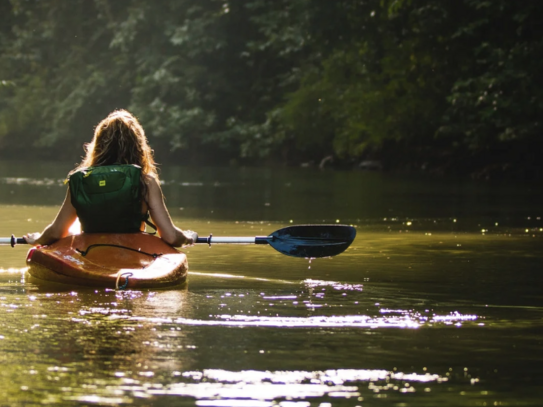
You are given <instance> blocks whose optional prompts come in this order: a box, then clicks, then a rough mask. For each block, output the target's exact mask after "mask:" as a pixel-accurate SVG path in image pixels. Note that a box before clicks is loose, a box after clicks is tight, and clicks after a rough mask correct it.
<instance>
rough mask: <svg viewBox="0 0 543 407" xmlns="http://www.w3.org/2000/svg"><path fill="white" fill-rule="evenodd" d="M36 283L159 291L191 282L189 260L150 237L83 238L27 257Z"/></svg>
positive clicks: (31, 252)
mask: <svg viewBox="0 0 543 407" xmlns="http://www.w3.org/2000/svg"><path fill="white" fill-rule="evenodd" d="M26 264H27V265H28V272H29V274H30V275H31V276H32V277H35V278H37V279H40V280H46V281H51V282H57V283H66V284H73V285H80V286H93V287H109V288H120V289H124V288H159V287H169V286H174V285H179V284H181V283H184V282H185V280H186V279H187V272H188V263H187V256H186V255H185V254H184V253H181V252H178V251H177V250H175V249H174V248H173V247H171V246H170V245H168V244H166V243H165V242H164V241H163V240H162V239H160V238H159V237H156V236H152V235H149V234H146V233H126V234H112V233H82V234H80V235H73V236H68V237H65V238H63V239H60V240H59V241H57V242H55V243H53V244H51V245H49V246H42V247H33V248H31V249H30V250H29V252H28V255H27V257H26Z"/></svg>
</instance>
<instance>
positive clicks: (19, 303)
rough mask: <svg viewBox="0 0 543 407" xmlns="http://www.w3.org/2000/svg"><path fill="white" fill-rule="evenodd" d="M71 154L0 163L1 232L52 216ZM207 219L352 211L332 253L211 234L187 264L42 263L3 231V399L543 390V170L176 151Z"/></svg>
mask: <svg viewBox="0 0 543 407" xmlns="http://www.w3.org/2000/svg"><path fill="white" fill-rule="evenodd" d="M70 169H71V165H70V164H63V163H39V162H38V163H21V162H1V163H0V219H1V220H2V221H1V222H0V236H10V235H11V234H15V235H16V236H20V235H22V234H23V233H26V232H31V231H39V230H41V229H42V228H43V227H44V226H45V225H47V224H48V223H49V222H50V221H51V220H52V219H53V217H54V215H55V214H56V211H57V210H58V207H59V205H60V203H61V202H62V200H63V198H64V195H65V190H66V186H64V185H63V183H62V180H63V178H64V176H65V175H66V173H67V172H68V171H69V170H70ZM161 177H162V179H163V181H164V184H163V189H164V193H165V195H166V199H167V205H168V207H169V208H170V211H171V214H172V217H173V218H174V220H175V222H176V224H177V225H179V226H180V227H182V228H186V229H193V230H196V231H197V232H199V234H200V235H201V236H206V235H208V234H210V233H213V235H214V236H255V235H266V234H269V233H271V232H273V231H275V230H277V229H280V228H282V227H284V226H288V225H291V224H305V223H316V224H322V223H333V224H336V223H340V224H349V225H354V226H355V227H356V228H357V237H356V240H355V241H354V243H353V244H352V245H351V247H350V248H349V249H348V250H347V251H346V252H345V253H343V254H341V255H339V256H337V257H333V258H331V259H316V260H313V261H311V262H309V260H307V259H297V258H292V257H287V256H284V255H282V254H280V253H278V252H275V251H274V250H273V249H272V248H271V247H265V246H255V245H242V246H239V245H236V246H234V245H222V246H220V245H214V246H212V247H208V246H206V245H196V246H194V247H191V248H188V249H187V250H185V251H186V252H187V254H188V257H189V264H190V275H189V279H188V283H187V284H186V285H185V286H183V287H181V288H177V289H169V290H142V291H130V290H128V291H120V290H119V291H115V290H111V289H94V288H84V287H77V286H65V287H59V286H55V287H51V286H47V285H42V284H35V283H33V282H30V281H29V277H28V275H27V274H25V270H26V269H25V261H24V260H25V254H26V251H27V249H28V247H25V246H24V245H19V246H17V247H15V248H13V249H12V248H10V247H8V246H5V247H2V248H0V250H1V257H0V367H1V368H0V406H33V405H44V404H45V405H55V406H57V405H58V406H64V405H65V406H71V405H76V406H77V405H89V406H92V405H134V406H193V405H197V406H242V407H244V406H245V407H249V406H256V407H267V406H281V407H309V406H312V407H317V406H318V407H330V406H365V407H367V406H396V407H405V406H540V405H542V403H543V386H542V384H541V383H542V381H543V352H542V350H541V349H542V342H543V329H542V328H543V291H542V280H543V279H542V277H541V275H542V272H543V269H542V266H543V250H542V238H543V222H542V221H541V217H542V216H543V192H542V191H543V190H542V189H541V186H540V185H530V184H522V183H518V182H517V183H475V182H472V181H469V180H460V181H459V180H441V179H440V180H435V179H421V178H420V177H418V178H417V177H400V176H393V175H387V174H380V173H365V172H319V171H317V170H292V169H291V170H277V169H219V168H216V169H213V168H199V169H194V168H192V169H191V168H181V167H168V168H165V169H163V171H162V173H161Z"/></svg>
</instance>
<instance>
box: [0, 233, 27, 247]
mask: <svg viewBox="0 0 543 407" xmlns="http://www.w3.org/2000/svg"><path fill="white" fill-rule="evenodd" d="M0 244H9V245H10V246H11V247H13V246H15V245H16V244H26V240H24V239H23V238H22V237H15V236H13V235H11V237H0Z"/></svg>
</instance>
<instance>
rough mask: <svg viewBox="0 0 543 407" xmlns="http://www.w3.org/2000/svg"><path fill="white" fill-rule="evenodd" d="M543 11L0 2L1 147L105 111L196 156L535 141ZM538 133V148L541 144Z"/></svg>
mask: <svg viewBox="0 0 543 407" xmlns="http://www.w3.org/2000/svg"><path fill="white" fill-rule="evenodd" d="M541 16H543V3H540V2H511V1H507V0H496V1H492V2H490V1H484V0H437V1H433V2H427V1H423V0H363V1H357V2H353V1H351V0H335V1H330V0H274V1H265V0H246V1H241V0H231V1H226V0H221V1H218V0H164V1H160V2H155V3H151V2H149V1H146V0H126V1H123V2H118V1H110V0H70V1H55V0H40V1H37V0H10V1H8V0H0V52H1V53H2V55H3V57H2V59H0V147H1V148H2V151H3V152H4V153H3V154H4V155H7V154H11V152H13V151H19V150H21V149H26V150H28V148H33V149H34V151H35V153H34V154H40V153H50V154H54V155H55V156H59V155H60V156H62V155H64V156H65V157H73V156H74V154H77V153H80V151H81V145H82V144H83V143H84V142H86V141H88V140H89V139H90V138H91V136H92V128H93V126H94V125H95V124H96V123H97V122H98V121H99V120H100V119H102V118H103V117H104V116H105V115H106V114H107V113H109V112H110V111H111V110H113V109H115V108H128V109H129V110H131V111H133V112H134V113H135V114H136V115H137V116H138V117H139V118H140V120H141V121H142V123H143V125H144V127H145V129H146V131H147V134H148V137H149V138H150V139H151V144H152V145H153V146H154V147H155V149H156V150H160V151H169V154H171V156H172V158H175V157H181V158H185V159H193V160H194V161H199V162H207V163H209V162H210V161H211V160H218V162H222V163H226V162H228V161H229V160H240V159H241V160H243V161H249V162H250V161H258V160H276V161H278V160H280V161H286V162H290V163H293V162H299V161H301V160H306V159H310V160H320V159H322V158H323V157H325V156H329V155H331V154H333V155H335V156H337V157H339V158H341V159H343V160H345V161H352V160H356V159H360V158H361V157H371V156H380V157H382V158H383V157H387V156H390V157H392V156H391V154H392V153H394V154H395V157H398V156H399V155H401V156H403V157H406V158H405V161H406V162H408V161H409V160H411V161H413V162H414V161H417V162H419V163H420V162H428V161H430V162H431V161H432V160H434V161H435V162H438V161H440V160H441V159H442V157H444V156H447V155H449V156H451V155H454V154H466V152H467V151H469V154H473V155H476V154H479V152H485V151H493V150H496V149H500V148H506V149H508V150H510V149H513V150H514V151H516V153H517V154H518V155H519V156H520V155H522V153H523V151H526V150H527V149H530V148H534V146H536V145H539V144H540V143H541V141H539V140H540V133H541V119H540V117H539V115H540V111H541V108H542V107H543V86H540V85H541V81H542V79H541V77H540V75H539V72H541V71H542V69H541V68H542V67H541V65H542V64H543V62H541V61H542V59H541V55H542V53H543V28H542V27H543V26H542V25H541V24H539V20H540V18H541ZM538 143H539V144H538Z"/></svg>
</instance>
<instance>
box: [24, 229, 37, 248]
mask: <svg viewBox="0 0 543 407" xmlns="http://www.w3.org/2000/svg"><path fill="white" fill-rule="evenodd" d="M40 237H41V233H40V232H34V233H27V234H26V235H24V236H23V239H24V240H26V243H28V244H31V245H33V246H36V245H38V244H39V242H38V240H39V239H40Z"/></svg>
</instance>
